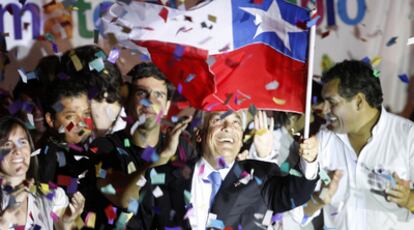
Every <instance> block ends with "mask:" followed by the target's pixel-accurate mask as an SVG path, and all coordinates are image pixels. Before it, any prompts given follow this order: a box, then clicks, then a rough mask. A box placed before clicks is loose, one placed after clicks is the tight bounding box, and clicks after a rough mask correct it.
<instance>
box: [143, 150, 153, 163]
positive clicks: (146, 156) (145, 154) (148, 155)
mask: <svg viewBox="0 0 414 230" xmlns="http://www.w3.org/2000/svg"><path fill="white" fill-rule="evenodd" d="M154 154H156V153H155V149H154V148H152V147H147V148H145V150H144V151H143V152H142V154H141V158H142V159H143V160H144V161H146V162H152V159H153V157H152V156H153V155H154Z"/></svg>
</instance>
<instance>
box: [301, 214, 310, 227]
mask: <svg viewBox="0 0 414 230" xmlns="http://www.w3.org/2000/svg"><path fill="white" fill-rule="evenodd" d="M308 219H309V216H308V215H306V214H303V219H302V223H301V224H302V225H304V224H306V221H308Z"/></svg>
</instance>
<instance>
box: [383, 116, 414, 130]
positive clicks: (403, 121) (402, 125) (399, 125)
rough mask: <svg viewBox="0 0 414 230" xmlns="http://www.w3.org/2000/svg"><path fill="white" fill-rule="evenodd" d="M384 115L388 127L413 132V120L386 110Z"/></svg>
mask: <svg viewBox="0 0 414 230" xmlns="http://www.w3.org/2000/svg"><path fill="white" fill-rule="evenodd" d="M384 115H385V118H386V119H385V121H386V123H387V128H388V129H394V130H396V131H400V132H402V133H408V132H414V122H413V121H411V120H409V119H407V118H405V117H401V116H399V115H397V114H393V113H390V112H386V113H385V114H384Z"/></svg>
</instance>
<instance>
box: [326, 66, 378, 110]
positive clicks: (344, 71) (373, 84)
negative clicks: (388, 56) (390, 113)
mask: <svg viewBox="0 0 414 230" xmlns="http://www.w3.org/2000/svg"><path fill="white" fill-rule="evenodd" d="M334 79H339V82H340V83H339V86H338V93H339V95H341V97H344V98H346V99H348V100H350V99H351V98H352V97H353V96H355V95H356V94H357V93H359V92H361V93H363V94H364V95H365V98H366V100H367V102H368V104H369V105H370V106H372V107H374V108H377V109H379V108H381V105H382V100H383V97H382V89H381V83H380V80H379V78H378V77H376V76H375V75H374V71H373V70H372V67H371V66H370V65H368V64H366V63H364V62H362V61H357V60H345V61H343V62H341V63H337V64H336V65H335V66H333V67H332V68H331V69H329V70H328V71H327V72H326V73H324V74H323V76H322V82H323V83H327V82H329V81H331V80H334Z"/></svg>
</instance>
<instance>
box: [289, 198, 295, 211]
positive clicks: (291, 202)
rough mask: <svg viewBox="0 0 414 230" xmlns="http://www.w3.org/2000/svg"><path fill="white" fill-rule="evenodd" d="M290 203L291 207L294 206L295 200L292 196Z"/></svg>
mask: <svg viewBox="0 0 414 230" xmlns="http://www.w3.org/2000/svg"><path fill="white" fill-rule="evenodd" d="M290 205H291V207H292V209H294V208H296V204H295V200H294V199H293V198H290Z"/></svg>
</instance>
